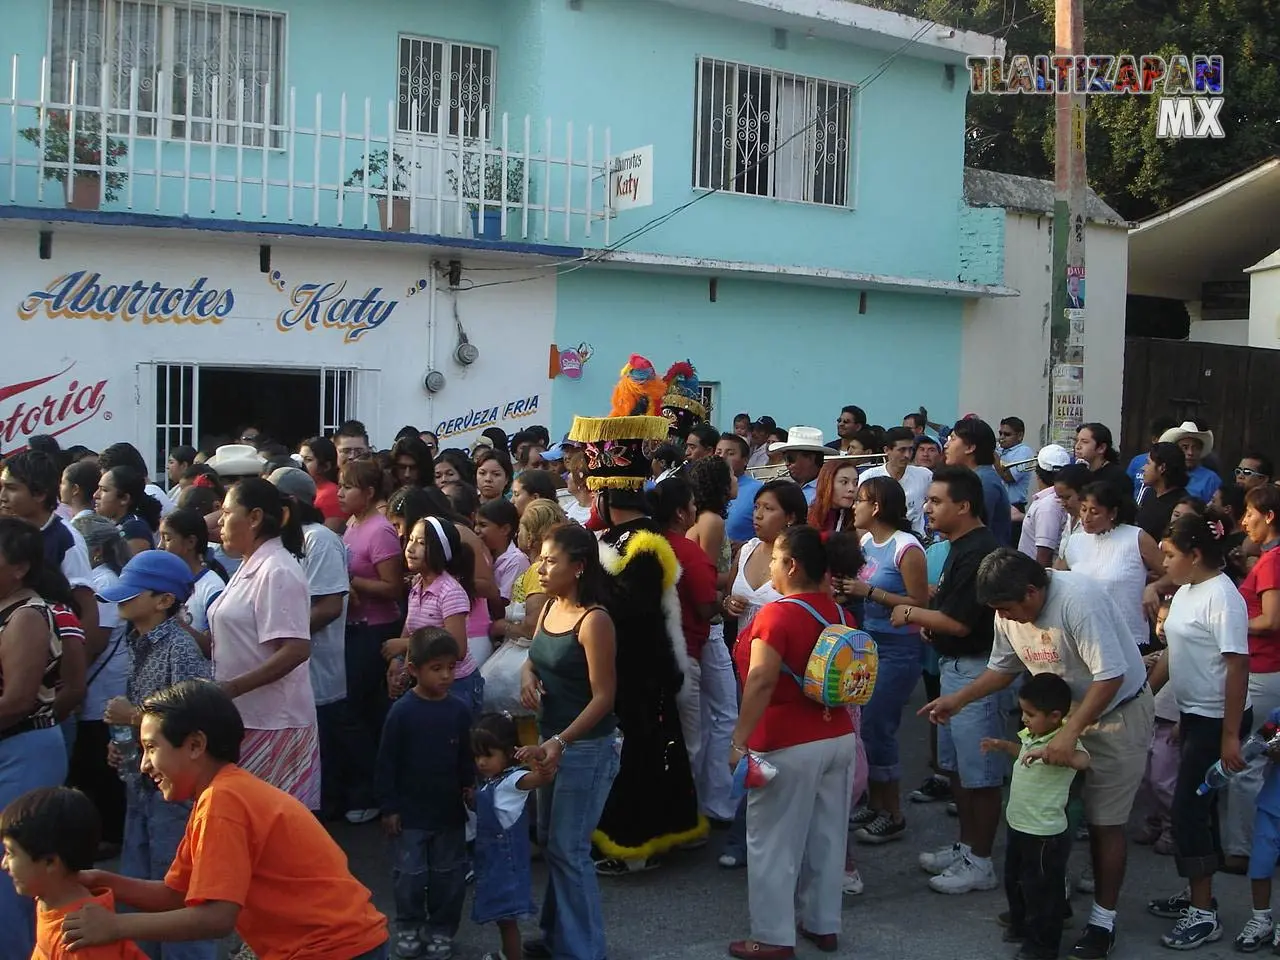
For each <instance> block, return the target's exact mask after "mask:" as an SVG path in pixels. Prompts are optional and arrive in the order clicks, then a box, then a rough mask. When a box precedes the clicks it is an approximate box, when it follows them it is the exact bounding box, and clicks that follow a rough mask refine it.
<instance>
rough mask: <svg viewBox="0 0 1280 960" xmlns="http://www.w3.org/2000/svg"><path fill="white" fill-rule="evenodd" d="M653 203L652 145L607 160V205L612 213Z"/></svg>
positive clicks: (648, 205)
mask: <svg viewBox="0 0 1280 960" xmlns="http://www.w3.org/2000/svg"><path fill="white" fill-rule="evenodd" d="M650 206H653V146H652V145H650V146H647V147H641V148H640V149H639V150H632V151H631V152H630V153H622V154H619V155H618V156H616V157H613V158H612V159H610V161H609V208H610V209H611V210H612V211H613V212H614V213H620V212H622V211H623V210H632V209H634V208H636V207H650Z"/></svg>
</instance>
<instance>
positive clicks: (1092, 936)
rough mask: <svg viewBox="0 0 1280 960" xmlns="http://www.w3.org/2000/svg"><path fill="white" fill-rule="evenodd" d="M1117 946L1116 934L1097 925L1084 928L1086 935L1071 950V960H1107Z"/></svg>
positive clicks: (1092, 924) (1093, 924)
mask: <svg viewBox="0 0 1280 960" xmlns="http://www.w3.org/2000/svg"><path fill="white" fill-rule="evenodd" d="M1115 945H1116V932H1115V931H1114V930H1108V929H1106V928H1105V927H1100V926H1098V925H1097V924H1095V923H1091V924H1089V925H1088V926H1087V927H1085V928H1084V933H1083V934H1082V935H1081V936H1080V939H1079V940H1077V941H1076V945H1075V946H1074V947H1072V948H1071V960H1106V958H1107V957H1109V956H1110V955H1111V948H1112V947H1114V946H1115Z"/></svg>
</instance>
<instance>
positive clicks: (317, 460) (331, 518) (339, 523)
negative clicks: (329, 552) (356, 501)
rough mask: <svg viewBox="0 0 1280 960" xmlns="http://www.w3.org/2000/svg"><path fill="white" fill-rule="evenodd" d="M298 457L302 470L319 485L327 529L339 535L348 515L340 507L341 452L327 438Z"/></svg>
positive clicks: (314, 439)
mask: <svg viewBox="0 0 1280 960" xmlns="http://www.w3.org/2000/svg"><path fill="white" fill-rule="evenodd" d="M298 454H299V456H301V457H302V466H303V467H304V468H306V471H307V473H309V474H311V479H312V480H314V481H315V482H316V509H317V510H319V511H320V514H321V515H322V516H323V517H324V525H325V526H326V527H328V528H329V529H330V530H333V531H334V532H336V533H342V531H343V530H345V529H346V527H347V515H346V513H345V512H343V509H342V505H341V504H339V503H338V451H337V448H336V447H334V445H333V441H332V440H329V439H327V438H325V437H312V438H311V439H310V440H308V441H307V442H306V443H304V444H303V445H302V446H301V447H299V448H298Z"/></svg>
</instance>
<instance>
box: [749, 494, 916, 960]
mask: <svg viewBox="0 0 1280 960" xmlns="http://www.w3.org/2000/svg"><path fill="white" fill-rule="evenodd" d="M905 513H906V511H905V509H904V510H903V515H904V517H905ZM830 549H832V548H831V546H830V545H829V544H825V543H824V542H823V538H822V534H821V533H820V532H819V531H818V530H816V529H814V528H813V527H809V526H796V527H792V528H790V529H787V530H783V531H779V533H778V534H777V535H776V536H775V537H774V541H773V550H772V556H771V559H770V571H771V572H770V579H771V581H772V584H773V588H774V590H775V591H776V592H777V593H778V594H780V595H781V596H782V597H783V598H786V599H783V600H780V601H778V602H776V603H770V604H769V605H768V606H766V607H765V608H764V609H762V610H761V611H760V612H759V613H758V614H756V616H755V618H754V620H753V621H752V622H751V623H750V624H749V625H748V627H747V629H746V630H745V631H744V632H743V634H742V635H741V636H740V637H739V639H738V644H737V648H736V649H735V651H734V661H735V663H736V665H737V668H738V676H739V677H740V678H741V679H742V706H741V708H740V709H739V712H738V724H737V727H736V728H735V729H734V731H733V739H732V747H731V748H730V750H729V758H728V762H729V763H730V764H731V765H736V764H737V763H738V762H739V761H741V760H742V759H743V757H744V756H745V755H746V753H747V751H748V750H750V751H751V752H752V753H755V754H757V755H760V756H763V757H764V758H766V759H767V760H768V761H769V763H771V764H772V765H773V766H774V767H775V768H777V771H778V775H777V776H776V777H775V778H774V779H773V780H772V781H771V782H770V783H769V786H768V787H767V788H765V789H761V790H750V791H748V792H747V850H748V859H747V871H748V874H749V881H750V883H749V891H748V893H749V896H748V899H749V905H750V914H751V938H750V939H747V940H739V941H735V942H734V943H731V944H730V945H729V953H730V955H731V956H734V957H742V958H748V960H749V958H760V957H775V958H781V957H788V956H792V955H794V948H795V943H796V939H797V936H799V937H801V938H803V939H805V940H809V941H811V942H812V943H814V944H815V945H816V946H817V947H818V949H820V950H823V951H825V952H827V953H834V952H835V951H836V949H837V948H838V944H837V938H838V935H839V932H840V924H841V916H840V914H841V907H842V902H841V882H842V875H843V871H844V866H845V845H846V842H847V839H848V823H849V807H850V805H851V802H852V800H851V793H852V790H853V773H854V771H853V766H854V757H855V752H856V740H855V737H854V732H853V721H852V719H851V717H850V715H849V711H847V710H827V709H826V708H824V707H823V706H822V705H821V704H819V703H816V702H814V701H813V700H810V699H809V698H807V697H806V696H805V695H804V693H803V691H802V690H801V689H800V686H799V685H798V684H797V683H796V682H795V681H794V680H792V679H791V678H792V676H803V675H804V672H805V668H806V666H807V664H808V661H809V656H810V654H811V653H812V652H813V647H814V644H815V643H816V642H817V639H818V635H819V634H820V633H821V632H822V631H823V629H824V627H825V624H824V622H823V621H825V623H841V622H845V616H846V615H845V613H844V611H843V610H841V609H840V608H839V607H838V606H837V605H836V603H835V601H834V600H833V599H832V597H831V594H830V592H829V591H828V590H827V588H826V579H827V576H828V574H829V572H830V568H831V560H830V556H829V550H830ZM791 599H794V600H795V601H798V602H794V603H793V602H788V601H790V600H791ZM806 607H807V608H809V609H806ZM810 610H813V611H816V612H817V614H818V616H817V617H815V616H814V615H813V613H811V612H810ZM819 617H821V618H822V620H819V619H818V618H819ZM784 667H785V668H786V669H785V671H784V669H783V668H784ZM796 904H800V905H801V908H800V909H801V910H802V911H803V912H802V913H801V914H800V915H799V916H797V910H796Z"/></svg>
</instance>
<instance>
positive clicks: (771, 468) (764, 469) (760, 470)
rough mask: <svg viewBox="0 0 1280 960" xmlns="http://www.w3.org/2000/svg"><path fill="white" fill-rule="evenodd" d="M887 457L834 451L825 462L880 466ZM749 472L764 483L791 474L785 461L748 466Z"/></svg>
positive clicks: (877, 454)
mask: <svg viewBox="0 0 1280 960" xmlns="http://www.w3.org/2000/svg"><path fill="white" fill-rule="evenodd" d="M886 459H887V457H886V456H885V455H884V454H883V453H840V454H837V453H832V454H831V455H830V456H827V457H824V459H823V462H824V463H833V462H837V461H843V460H856V461H859V462H858V466H859V467H878V466H881V465H882V464H883V463H884V462H885V460H886ZM747 473H748V475H750V476H751V477H753V478H754V479H756V480H759V481H761V482H762V483H768V482H769V481H770V480H785V479H787V478H789V477H790V476H791V474H790V473H789V472H788V470H787V465H786V464H785V463H768V464H765V465H764V466H761V467H747Z"/></svg>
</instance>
